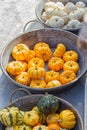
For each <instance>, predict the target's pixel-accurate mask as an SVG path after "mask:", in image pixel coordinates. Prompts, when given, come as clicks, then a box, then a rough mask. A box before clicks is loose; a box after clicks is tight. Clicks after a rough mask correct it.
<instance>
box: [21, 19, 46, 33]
mask: <svg viewBox="0 0 87 130" xmlns="http://www.w3.org/2000/svg"><path fill="white" fill-rule="evenodd" d="M32 22H35V23H39V24H41V25H42V26H43V27H44V28H45V26H44V24H43V23H41V22H40V21H38V20H36V19H33V20H30V21H28V22H27V23H26V24H25V25H24V28H23V33H26V32H27V31H26V30H27V28H28V25H29V24H30V23H32Z"/></svg>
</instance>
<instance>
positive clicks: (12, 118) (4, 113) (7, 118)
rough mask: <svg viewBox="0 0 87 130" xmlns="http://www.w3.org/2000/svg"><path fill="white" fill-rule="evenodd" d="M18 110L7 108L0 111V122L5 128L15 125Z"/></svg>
mask: <svg viewBox="0 0 87 130" xmlns="http://www.w3.org/2000/svg"><path fill="white" fill-rule="evenodd" d="M18 112H19V109H18V108H17V107H11V108H9V107H7V108H4V109H2V110H1V111H0V121H1V123H2V124H3V125H5V126H13V125H15V124H16V123H17V114H18Z"/></svg>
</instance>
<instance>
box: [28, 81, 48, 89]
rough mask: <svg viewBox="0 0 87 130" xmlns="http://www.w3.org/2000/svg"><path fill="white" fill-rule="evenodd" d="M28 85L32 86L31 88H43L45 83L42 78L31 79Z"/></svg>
mask: <svg viewBox="0 0 87 130" xmlns="http://www.w3.org/2000/svg"><path fill="white" fill-rule="evenodd" d="M30 87H32V88H45V87H46V83H45V81H44V80H32V81H31V83H30Z"/></svg>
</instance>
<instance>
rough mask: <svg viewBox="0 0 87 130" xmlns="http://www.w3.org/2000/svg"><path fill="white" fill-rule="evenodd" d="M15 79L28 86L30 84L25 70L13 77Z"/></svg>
mask: <svg viewBox="0 0 87 130" xmlns="http://www.w3.org/2000/svg"><path fill="white" fill-rule="evenodd" d="M15 81H16V82H18V83H20V84H23V85H27V86H28V85H29V84H30V77H29V74H28V73H27V72H22V73H21V74H19V75H17V76H16V77H15Z"/></svg>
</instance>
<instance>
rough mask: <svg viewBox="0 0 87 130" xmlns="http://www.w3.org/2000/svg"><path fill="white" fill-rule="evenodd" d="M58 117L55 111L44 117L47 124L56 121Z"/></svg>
mask: <svg viewBox="0 0 87 130" xmlns="http://www.w3.org/2000/svg"><path fill="white" fill-rule="evenodd" d="M58 119H59V114H57V113H52V114H49V115H48V116H47V118H46V122H47V124H51V123H58Z"/></svg>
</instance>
